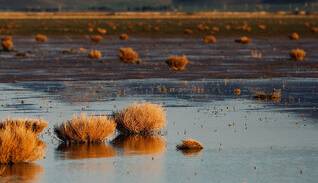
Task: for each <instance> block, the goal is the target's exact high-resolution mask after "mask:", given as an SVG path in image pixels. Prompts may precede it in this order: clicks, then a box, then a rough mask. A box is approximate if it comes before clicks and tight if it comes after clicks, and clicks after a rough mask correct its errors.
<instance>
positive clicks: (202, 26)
mask: <svg viewBox="0 0 318 183" xmlns="http://www.w3.org/2000/svg"><path fill="white" fill-rule="evenodd" d="M197 29H198V30H199V31H207V30H209V29H210V28H209V26H207V25H205V24H198V25H197Z"/></svg>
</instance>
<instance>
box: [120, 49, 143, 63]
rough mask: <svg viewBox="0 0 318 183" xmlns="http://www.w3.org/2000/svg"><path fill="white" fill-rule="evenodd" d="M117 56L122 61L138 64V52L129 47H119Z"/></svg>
mask: <svg viewBox="0 0 318 183" xmlns="http://www.w3.org/2000/svg"><path fill="white" fill-rule="evenodd" d="M119 58H120V60H121V61H122V62H124V63H128V64H139V63H140V62H141V61H140V59H139V54H138V53H137V52H136V51H135V50H133V49H132V48H129V47H127V48H120V49H119Z"/></svg>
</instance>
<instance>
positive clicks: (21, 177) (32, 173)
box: [0, 163, 43, 183]
mask: <svg viewBox="0 0 318 183" xmlns="http://www.w3.org/2000/svg"><path fill="white" fill-rule="evenodd" d="M42 173H43V167H42V166H40V165H37V164H34V163H21V164H14V165H0V182H26V183H28V182H40V181H39V175H40V174H42Z"/></svg>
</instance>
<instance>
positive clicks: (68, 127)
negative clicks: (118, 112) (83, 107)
mask: <svg viewBox="0 0 318 183" xmlns="http://www.w3.org/2000/svg"><path fill="white" fill-rule="evenodd" d="M115 129H116V124H115V122H114V120H113V119H110V118H109V117H107V116H88V115H86V114H85V113H81V114H80V115H78V116H76V115H74V116H73V118H72V119H71V120H69V121H66V122H64V123H62V124H60V125H57V126H55V127H54V132H55V134H56V135H57V137H58V138H59V139H60V140H61V141H63V142H64V143H68V144H81V143H102V142H104V141H105V140H106V139H107V138H108V137H110V136H112V135H113V134H114V133H115Z"/></svg>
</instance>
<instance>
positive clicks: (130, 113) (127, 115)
mask: <svg viewBox="0 0 318 183" xmlns="http://www.w3.org/2000/svg"><path fill="white" fill-rule="evenodd" d="M114 116H115V121H116V123H117V127H118V130H120V131H121V132H122V133H124V134H138V133H141V134H150V133H153V132H157V131H159V130H160V129H162V128H163V127H165V125H166V113H165V111H164V109H163V108H162V107H161V106H160V105H158V104H152V103H148V102H145V103H134V104H132V105H130V106H128V107H126V108H124V109H122V110H121V111H119V112H116V113H115V114H114Z"/></svg>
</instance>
